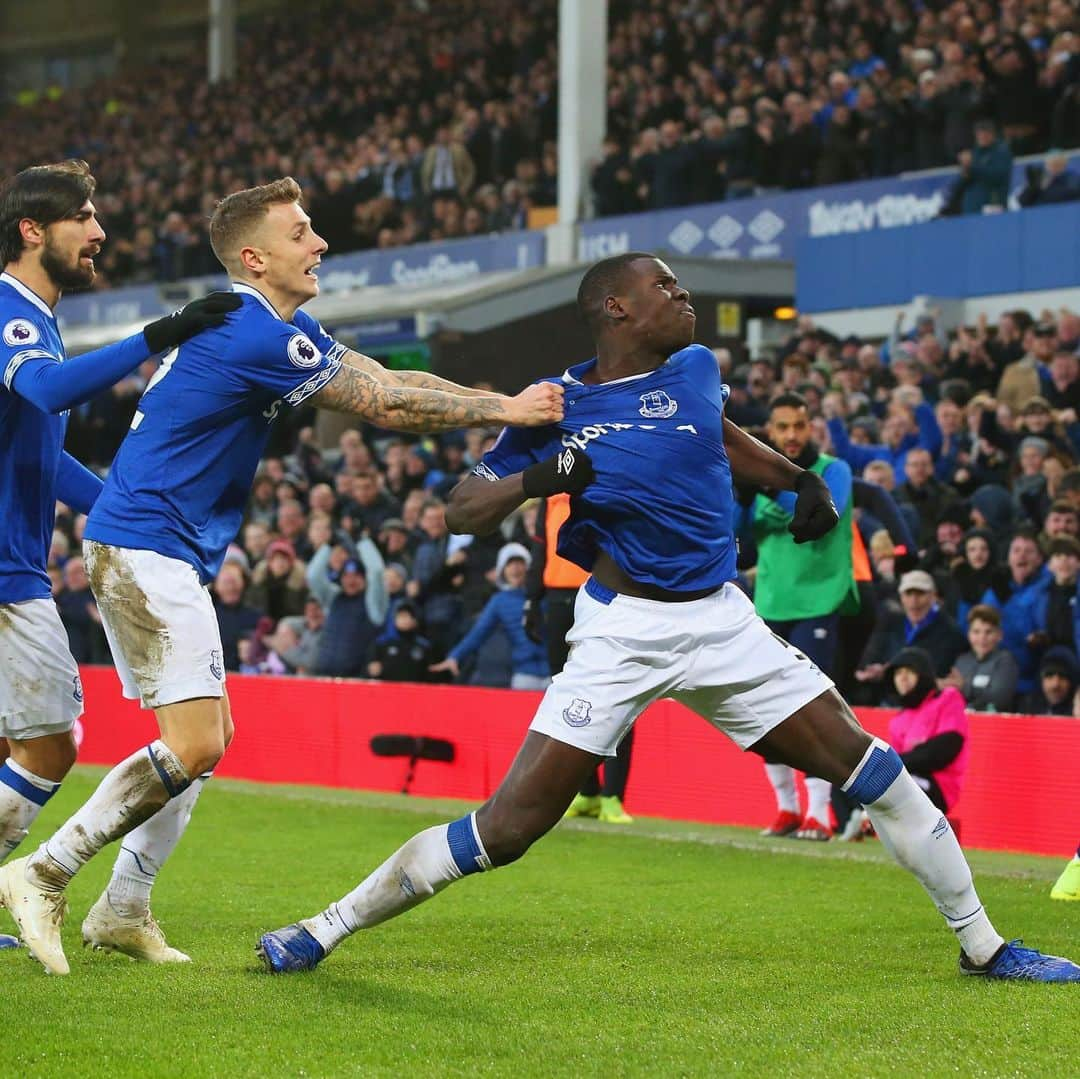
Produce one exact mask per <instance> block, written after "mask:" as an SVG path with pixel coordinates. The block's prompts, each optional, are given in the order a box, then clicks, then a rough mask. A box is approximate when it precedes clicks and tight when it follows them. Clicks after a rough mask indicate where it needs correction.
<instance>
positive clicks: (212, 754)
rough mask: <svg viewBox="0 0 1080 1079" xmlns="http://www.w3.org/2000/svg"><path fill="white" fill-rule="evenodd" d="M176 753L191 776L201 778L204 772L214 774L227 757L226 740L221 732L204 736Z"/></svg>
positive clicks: (186, 744) (193, 739) (195, 739)
mask: <svg viewBox="0 0 1080 1079" xmlns="http://www.w3.org/2000/svg"><path fill="white" fill-rule="evenodd" d="M175 753H176V755H177V756H178V757H179V758H180V760H181V762H182V763H183V765H184V771H185V772H187V774H188V775H189V776H191V777H194V776H201V775H202V774H203V773H204V772H212V771H213V770H214V768H215V767H216V766H217V763H218V761H220V760H221V758H222V757H223V756H224V755H225V739H224V736H223V734H222V733H220V732H218V733H215V734H209V733H207V734H203V735H202V736H200V737H195V738H191V739H189V740H188V741H186V742H185V744H184V745H183V746H181V747H179V748H177V749H176V750H175Z"/></svg>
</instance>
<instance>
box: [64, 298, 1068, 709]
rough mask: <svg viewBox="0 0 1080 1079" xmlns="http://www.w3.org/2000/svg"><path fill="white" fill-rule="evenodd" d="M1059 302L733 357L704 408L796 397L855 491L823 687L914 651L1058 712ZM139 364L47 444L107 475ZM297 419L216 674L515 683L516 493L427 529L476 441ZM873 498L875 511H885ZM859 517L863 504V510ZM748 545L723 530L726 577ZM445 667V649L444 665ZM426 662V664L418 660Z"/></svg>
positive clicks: (1062, 493) (67, 535)
mask: <svg viewBox="0 0 1080 1079" xmlns="http://www.w3.org/2000/svg"><path fill="white" fill-rule="evenodd" d="M1078 346H1080V315H1077V314H1076V313H1074V312H1071V311H1064V310H1063V311H1059V312H1057V313H1056V314H1054V313H1052V312H1048V311H1044V312H1042V313H1041V314H1040V315H1039V316H1038V319H1036V318H1035V317H1034V316H1033V315H1032V314H1031V313H1029V312H1027V311H1024V310H1014V311H1011V312H1009V313H1008V314H1005V315H1002V316H1001V317H1000V318H999V319H998V320H997V323H996V325H991V324H989V323H988V321H987V320H986V319H985V318H980V319H979V320H978V321H977V322H976V323H975V324H974V325H971V326H958V327H954V328H946V327H944V326H942V325H941V324H940V322H939V320H938V319H937V318H936V317H935V316H934V314H933V313H926V314H924V315H922V316H921V317H920V318H918V320H917V321H916V323H915V325H913V326H911V327H905V326H904V325H903V323H902V321H901V320H900V319H899V318H898V320H897V324H896V326H895V328H894V332H893V333H892V334H891V335H890V337H889V338H888V339H887V340H885V341H883V342H877V343H875V342H869V341H862V340H860V339H858V338H855V337H848V338H846V339H844V340H837V339H836V338H835V337H833V336H832V335H831V334H829V333H828V332H826V331H824V330H822V329H820V328H818V327H816V326H815V325H814V324H813V323H812V322H811V321H810V320H808V319H805V318H804V319H802V320H801V321H800V322H799V323H798V324H797V326H796V329H795V332H794V333H793V334H792V336H791V338H790V340H788V341H787V342H786V343H785V344H784V345H783V347H781V348H780V349H779V350H777V352H776V354H775V355H760V356H757V357H755V358H754V359H753V360H752V362H749V363H745V364H740V365H738V366H733V364H732V357H731V356H730V354H728V353H727V352H726V350H717V360H718V363H719V364H720V366H721V369H722V371H723V372H724V377H725V380H726V381H728V382H729V384H730V385H731V386H732V393H731V397H730V400H729V402H728V406H727V410H728V414H729V415H730V417H731V418H732V419H733V420H734V421H735V422H737V423H739V424H740V425H742V426H744V427H746V428H748V429H750V430H753V431H756V432H758V433H761V434H763V433H764V424H765V423H766V420H767V419H768V413H769V404H770V402H771V401H772V400H773V399H774V398H775V397H776V396H777V395H778V394H780V393H785V392H789V391H794V392H796V393H798V394H801V395H802V397H803V398H804V399H805V400H806V402H807V405H808V408H809V412H810V415H811V417H812V427H813V432H814V439H815V441H816V443H817V444H818V446H819V447H820V448H822V449H823V450H825V451H826V452H829V453H832V454H835V455H836V456H838V457H840V458H842V459H843V460H845V461H846V462H848V464H849V465H850V466H851V468H852V471H853V472H854V474H855V475H856V476H861V477H862V479H864V480H866V481H867V482H869V483H871V484H873V485H875V488H876V490H877V491H878V492H879V494H881V496H882V497H884V498H885V499H886V500H887V502H888V504H889V505H891V506H892V507H893V512H891V513H887V514H884V515H883V516H884V518H885V519H884V520H883V519H882V518H879V517H878V516H875V515H874V513H871V512H870V511H868V510H867V509H865V508H863V509H856V511H855V513H856V521H857V525H858V529H859V532H860V535H861V538H862V540H863V542H864V544H865V547H866V550H867V551H868V553H869V561H870V564H871V567H872V577H873V580H872V589H870V599H871V600H872V605H873V610H871V611H870V612H867V611H865V610H864V612H863V615H862V617H863V618H864V619H867V618H869V621H868V622H867V623H865V624H867V625H868V626H869V627H872V632H871V633H870V636H869V640H868V642H867V643H866V647H865V649H864V650H863V652H862V654H861V655H859V656H858V657H852V659H853V661H852V662H851V663H850V665H849V666H850V669H851V672H852V673H851V676H850V677H849V678H848V679H847V680H846V684H843V685H842V688H843V689H844V690H845V692H846V693H847V694H848V696H849V697H850V698H851V699H852V700H854V701H855V702H856V703H861V704H876V703H880V702H882V701H888V700H889V699H890V694H891V689H890V686H889V681H888V678H887V677H885V674H886V670H887V667H888V664H889V662H890V660H892V659H893V657H894V656H895V655H896V654H897V653H899V652H900V651H901V650H902V649H903V648H905V647H907V646H917V647H923V648H926V649H927V650H928V651H929V652H930V653H931V654H932V655H933V657H934V660H935V663H936V664H937V670H936V676H937V678H938V680H939V683H940V685H942V686H953V687H955V688H957V689H958V690H960V691H961V692H962V693H963V695H964V697H965V698H966V700H967V701H968V704H969V706H970V707H971V708H973V709H984V710H997V711H1005V710H1023V711H1030V712H1035V713H1053V714H1058V713H1061V714H1072V712H1073V708H1074V694H1075V691H1076V689H1077V687H1078V683H1080V662H1078V659H1077V645H1078V643H1080V635H1078V633H1077V619H1078V618H1080V607H1078V606H1077V594H1078V587H1080V586H1078V572H1080V467H1078V462H1080V358H1078V353H1077V349H1078ZM151 374H152V369H151V367H150V366H148V367H147V368H145V369H144V370H143V371H142V372H141V373H140V375H139V376H137V377H135V378H133V379H131V380H129V381H128V382H127V383H125V384H122V385H121V386H120V387H118V388H116V389H115V390H113V391H111V392H110V393H109V394H108V395H106V396H105V397H103V398H100V399H98V400H97V401H95V402H93V403H92V404H91V405H90V406H88V407H87V408H86V409H84V410H81V411H76V412H74V413H73V414H72V419H71V430H70V442H69V446H70V447H71V448H72V449H73V450H74V451H75V452H79V453H81V455H82V456H83V457H84V458H86V459H89V460H92V461H93V462H94V463H95V465H96V466H98V467H105V466H107V463H108V460H109V459H110V457H111V454H112V451H113V449H114V448H115V442H116V440H118V438H119V437H120V436H121V435H122V433H123V431H124V430H125V429H126V426H127V424H128V422H129V420H130V416H131V413H132V410H133V408H134V403H135V400H136V395H137V393H138V390H139V388H140V386H141V384H142V383H143V381H144V380H145V379H146V378H148V377H149V376H150V375H151ZM311 422H312V414H311V413H310V411H305V410H299V411H298V412H296V413H295V414H293V415H292V416H291V417H289V418H288V419H287V420H283V421H281V425H280V426H279V428H278V429H277V430H276V434H275V440H274V442H273V443H272V445H271V449H270V451H269V452H270V455H269V456H268V457H267V459H266V460H265V461H264V462H263V465H262V467H261V469H260V471H259V474H258V476H257V478H256V480H255V484H254V488H253V492H252V497H251V502H250V505H249V509H248V513H247V517H246V523H245V526H244V528H243V530H242V533H241V535H240V536H238V537H237V541H236V543H235V544H234V545H233V547H232V548H231V549H230V552H229V555H228V558H227V560H226V564H225V566H224V568H223V570H222V572H221V574H220V575H219V577H218V579H217V581H216V582H215V583H214V585H213V591H214V597H215V603H216V605H217V608H218V613H219V618H220V623H221V628H222V635H223V641H224V647H225V659H226V665H227V667H228V668H229V669H231V670H241V671H247V672H270V673H279V674H292V673H308V674H330V675H342V676H356V677H377V678H386V679H391V680H410V681H426V680H444V679H447V678H450V677H457V678H460V680H462V681H466V682H470V683H473V684H482V685H504V686H505V685H511V684H518V685H531V684H535V682H534V681H532V680H535V679H542V678H543V675H544V674H545V673H546V671H545V666H544V665H545V662H546V661H545V659H544V655H543V650H542V649H541V648H539V646H536V645H534V644H533V643H532V642H530V641H529V640H528V638H527V637H526V635H525V634H524V633H523V632H522V631H521V617H520V616H521V612H522V607H523V604H524V600H525V587H524V585H525V582H524V576H525V572H524V571H525V570H526V568H527V567H528V564H529V561H530V558H531V554H530V551H531V547H532V544H533V540H534V537H535V535H536V527H535V520H536V511H537V507H536V505H535V504H533V505H526V506H525V507H523V508H522V510H521V511H520V512H519V513H518V514H517V515H515V516H514V517H513V518H511V520H510V521H509V522H507V524H506V525H505V526H504V527H503V529H502V530H501V531H500V532H498V533H496V535H495V536H493V537H485V538H475V539H471V538H467V537H455V536H450V535H448V533H447V529H446V522H445V515H444V501H445V498H446V496H447V494H448V492H449V491H450V489H451V488H452V487H453V485H454V484H455V483H456V482H457V481H458V479H459V478H460V477H461V476H463V475H464V474H466V473H467V471H468V470H469V469H470V468H471V467H472V466H473V465H474V464H475V463H476V462H477V461H478V460H479V459H480V458H481V456H482V455H483V453H484V450H485V448H486V447H488V446H489V445H490V444H491V441H492V439H493V438H494V437H495V435H496V434H497V432H494V431H491V432H483V431H469V432H462V433H456V434H452V435H446V436H441V437H440V438H422V439H417V440H408V439H402V438H401V437H400V436H398V435H391V434H388V433H385V432H380V431H377V430H365V431H364V432H359V431H356V430H347V431H345V433H344V434H343V435H342V436H341V438H340V441H339V444H338V445H337V446H336V447H334V448H333V449H332V450H325V451H324V450H322V449H320V448H319V447H318V446H317V444H316V440H315V436H314V430H313V427H312V426H310V424H311ZM886 508H887V507H886ZM879 512H880V511H879ZM81 527H82V522H81V519H74V520H73V519H72V518H71V517H70V515H67V514H61V515H60V517H59V518H58V525H57V534H56V537H55V540H54V543H53V549H52V552H51V556H50V572H51V573H52V574H53V578H54V584H55V594H56V598H57V601H58V603H59V605H60V608H61V612H62V615H63V618H64V622H65V624H66V625H67V627H68V631H69V634H70V636H71V643H72V649H73V652H74V654H75V656H76V658H77V659H79V660H82V661H90V662H93V661H107V651H106V649H105V643H104V639H103V635H102V633H101V629H100V621H99V619H98V618H97V613H96V610H95V608H94V604H93V600H92V597H91V596H90V593H89V591H88V586H87V582H86V575H85V571H84V570H83V567H82V564H81V559H80V558H79V557H78V554H77V551H78V544H79V541H80V539H81ZM755 561H756V553H755V550H754V547H753V543H752V542H747V538H746V537H744V539H743V545H742V555H741V560H740V571H741V581H742V584H743V586H744V587H745V588H746V589H747V590H748V591H752V590H753V581H754V575H755ZM448 661H449V662H448ZM433 668H434V669H433Z"/></svg>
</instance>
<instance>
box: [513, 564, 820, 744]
mask: <svg viewBox="0 0 1080 1079" xmlns="http://www.w3.org/2000/svg"><path fill="white" fill-rule="evenodd" d="M566 639H567V641H568V642H569V644H570V656H569V658H568V659H567V661H566V666H565V667H564V668H563V671H562V673H561V674H557V675H556V676H555V678H554V679H553V680H552V683H551V686H550V688H549V689H548V691H547V693H546V694H545V695H544V699H543V701H541V703H540V709H539V711H538V712H537V713H536V718H535V719H534V720H533V722H532V725H531V729H532V730H534V731H540V732H541V733H542V734H546V735H548V736H549V737H551V738H556V739H558V740H559V741H560V742H567V743H569V744H570V745H572V746H577V747H578V748H579V749H584V750H587V751H588V752H589V753H597V754H600V755H601V756H608V757H610V756H613V755H614V753H615V749H616V748H617V746H618V745H619V742H620V741H622V737H623V735H624V734H625V733H626V732H627V730H629V728H630V727H631V726H632V725H633V723H634V720H636V719H637V717H638V716H639V715H640V714H641V713H642V712H643V711H644V710H645V708H646V707H647V706H648V705H650V704H652V702H653V701H655V700H659V699H660V698H662V697H673V698H674V699H675V700H677V701H679V702H680V703H682V704H684V705H686V707H687V708H689V709H691V711H694V712H697V714H698V715H699V716H702V717H703V718H704V719H707V720H708V721H709V722H710V723H711V724H712V725H713V726H714V727H717V728H718V729H719V730H721V731H723V732H724V734H726V735H727V736H728V737H729V738H730V739H731V740H732V741H733V742H734V743H735V744H736V745H737V746H739V747H740V748H741V749H746V748H748V747H749V746H752V745H753V744H754V743H755V742H757V741H758V740H759V739H760V738H762V737H764V735H766V734H767V733H768V732H769V731H771V730H772V729H773V727H775V726H777V725H778V724H780V723H782V722H783V721H784V720H785V719H787V718H788V717H789V716H790V715H791V714H792V713H793V712H796V711H798V710H799V709H800V708H802V707H803V705H805V704H808V703H809V702H810V701H812V700H813V699H814V698H815V697H819V696H820V695H821V694H822V693H824V692H825V691H826V690H828V689H830V688H831V687H832V684H833V683H832V681H831V680H830V679H829V678H827V677H826V676H825V675H824V674H823V673H822V672H821V671H820V670H819V669H818V668H817V667H815V666H814V664H813V663H811V662H810V661H809V660H808V659H807V658H806V657H805V656H804V655H803V654H802V653H801V652H798V651H796V650H795V649H794V648H792V647H791V645H789V644H787V643H786V642H785V641H783V640H781V639H780V638H779V637H777V636H776V635H775V634H773V632H772V631H771V630H770V629H769V627H768V626H766V625H765V623H764V622H763V621H762V620H761V618H759V617H758V614H757V612H756V611H755V610H754V607H753V604H752V603H751V602H750V600H748V599H747V598H746V596H745V595H744V594H743V593H742V592H741V591H740V590H739V589H738V588H737V587H736V586H735V585H733V584H725V585H724V586H723V587H722V588H720V589H719V590H718V591H716V592H714V593H713V594H712V595H710V596H706V597H705V598H704V599H698V600H690V601H689V602H686V603H663V602H660V601H657V600H649V599H636V598H635V597H633V596H624V595H622V594H619V593H614V592H612V591H611V590H610V589H607V588H605V587H604V586H603V585H601V584H599V583H598V582H597V581H595V580H594V579H593V578H592V577H590V578H589V579H588V580H587V581H586V582H585V585H584V586H583V587H582V588H581V589H580V591H579V592H578V596H577V601H576V603H575V605H574V625H573V627H572V628H571V630H570V632H569V633H568V634H567V637H566Z"/></svg>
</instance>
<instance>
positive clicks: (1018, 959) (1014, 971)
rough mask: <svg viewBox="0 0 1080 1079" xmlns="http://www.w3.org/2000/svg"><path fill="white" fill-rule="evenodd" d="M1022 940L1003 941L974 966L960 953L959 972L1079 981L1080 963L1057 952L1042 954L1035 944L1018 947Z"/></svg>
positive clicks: (1027, 979) (1014, 978) (1023, 979)
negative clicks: (1064, 957) (981, 961)
mask: <svg viewBox="0 0 1080 1079" xmlns="http://www.w3.org/2000/svg"><path fill="white" fill-rule="evenodd" d="M1022 943H1023V941H1019V940H1010V941H1009V943H1008V944H1003V945H1002V946H1001V947H1000V948H999V949H998V950H997V951H996V952H995V953H994V957H993V959H991V960H990V962H989V963H986V964H984V965H983V966H976V965H975V964H974V963H972V961H971V960H970V959H968V957H967V956H966V955H964V953H963V952H961V953H960V973H961V974H976V975H981V976H982V977H984V978H999V979H1001V980H1003V981H1017V982H1080V966H1077V965H1076V964H1075V963H1074V962H1073V961H1072V960H1071V959H1063V958H1062V957H1061V956H1059V955H1043V953H1042V952H1037V951H1036V950H1035V949H1034V948H1021V947H1020V945H1021V944H1022Z"/></svg>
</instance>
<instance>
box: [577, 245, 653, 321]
mask: <svg viewBox="0 0 1080 1079" xmlns="http://www.w3.org/2000/svg"><path fill="white" fill-rule="evenodd" d="M654 258H656V256H655V255H653V254H650V253H649V252H648V251H626V252H624V253H623V254H621V255H612V256H611V258H606V259H601V260H600V261H599V262H596V263H594V264H593V265H592V266H590V267H589V268H588V269H587V270H586V271H585V276H584V277H583V278H582V279H581V284H580V285H578V291H577V305H578V310H579V311H580V312H581V316H582V318H584V319H585V321H586V323H587V324H588V326H589V329H590V330H592V331H593V332H594V333H596V332H597V331H598V330H600V328H601V327H602V326H603V324H604V300H606V299H607V298H608V296H610V295H612V294H613V293H615V292H618V291H619V289H620V288H621V287H622V283H623V275H624V274H625V273H626V270H627V268H628V267H629V266H630V264H631V263H633V262H637V260H638V259H654Z"/></svg>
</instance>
